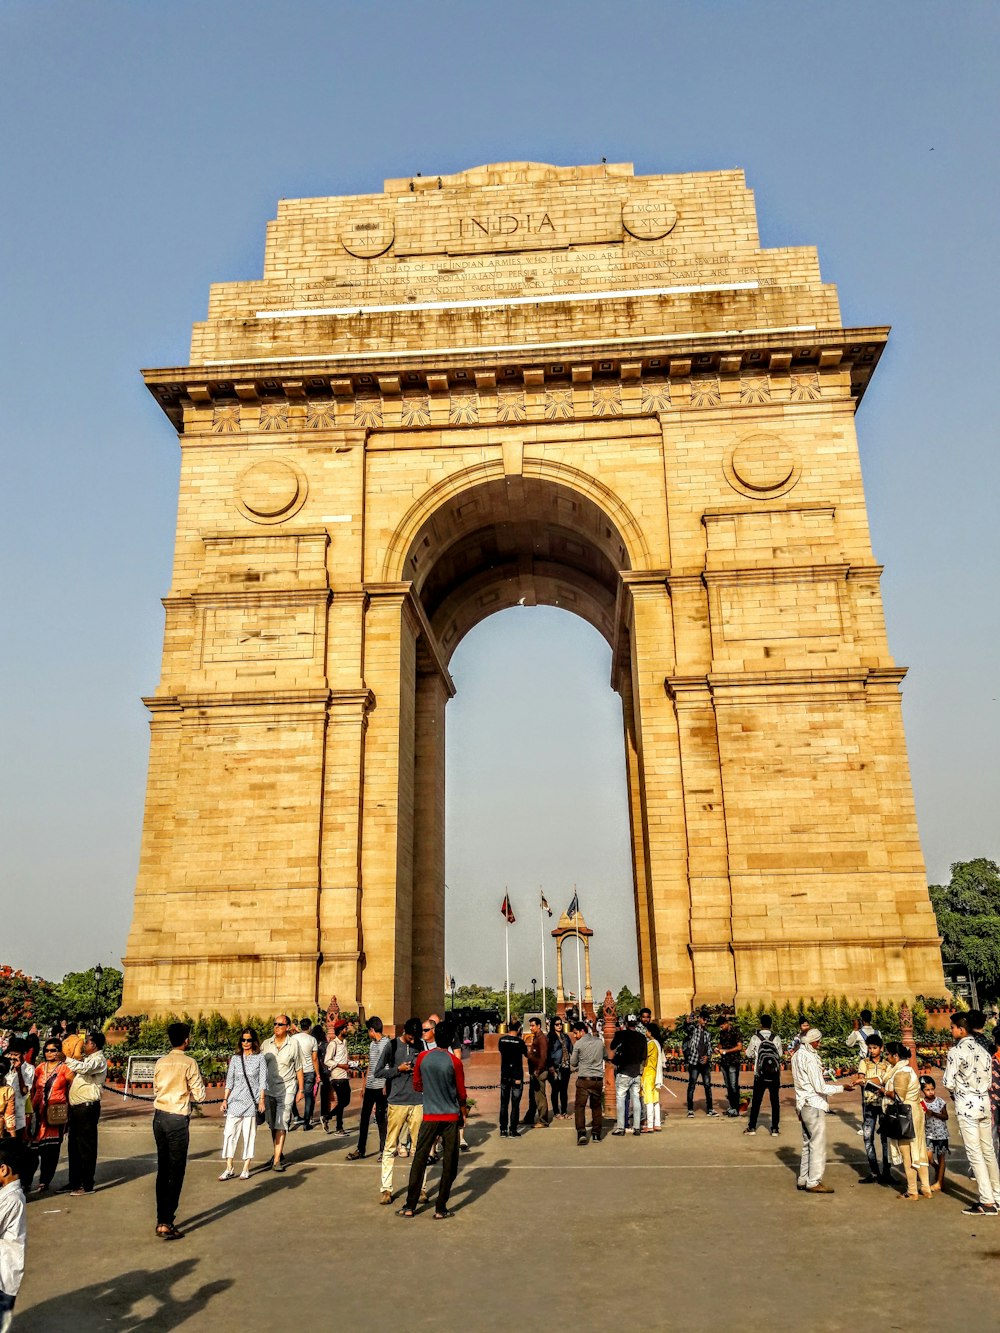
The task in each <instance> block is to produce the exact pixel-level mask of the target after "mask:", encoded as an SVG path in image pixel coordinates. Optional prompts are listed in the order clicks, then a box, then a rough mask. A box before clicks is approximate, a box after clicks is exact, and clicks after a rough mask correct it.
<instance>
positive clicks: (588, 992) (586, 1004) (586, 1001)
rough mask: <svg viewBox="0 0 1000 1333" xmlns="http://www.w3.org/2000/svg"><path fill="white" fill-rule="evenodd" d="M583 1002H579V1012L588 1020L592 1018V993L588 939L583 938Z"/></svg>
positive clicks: (587, 937) (586, 937)
mask: <svg viewBox="0 0 1000 1333" xmlns="http://www.w3.org/2000/svg"><path fill="white" fill-rule="evenodd" d="M583 966H584V982H583V1000H582V1002H581V1007H580V1012H581V1014H583V1013H585V1014H586V1015H587V1017H588V1018H593V1017H594V991H593V988H592V987H591V984H590V938H589V936H584V940H583Z"/></svg>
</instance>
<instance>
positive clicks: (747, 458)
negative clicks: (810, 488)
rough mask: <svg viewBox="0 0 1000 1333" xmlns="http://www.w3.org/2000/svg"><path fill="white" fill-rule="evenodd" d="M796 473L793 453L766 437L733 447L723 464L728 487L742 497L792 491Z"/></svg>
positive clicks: (797, 462)
mask: <svg viewBox="0 0 1000 1333" xmlns="http://www.w3.org/2000/svg"><path fill="white" fill-rule="evenodd" d="M799 472H800V466H799V460H798V458H797V457H796V455H795V453H794V451H793V450H792V449H790V448H789V447H788V446H787V445H785V444H782V443H781V442H780V441H778V440H775V439H771V438H769V437H766V436H765V437H756V438H754V439H749V440H743V441H741V443H739V444H737V445H734V446H733V448H732V449H731V450H730V451H729V453H728V455H727V457H726V461H725V473H726V476H727V478H728V479H729V482H730V484H731V485H732V486H734V487H735V488H736V490H738V491H741V492H742V493H743V494H744V495H774V494H776V493H779V492H782V491H787V490H791V488H792V487H793V486H794V485H795V483H796V482H797V481H798V479H799Z"/></svg>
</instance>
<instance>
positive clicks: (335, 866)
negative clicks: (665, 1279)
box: [123, 163, 944, 1019]
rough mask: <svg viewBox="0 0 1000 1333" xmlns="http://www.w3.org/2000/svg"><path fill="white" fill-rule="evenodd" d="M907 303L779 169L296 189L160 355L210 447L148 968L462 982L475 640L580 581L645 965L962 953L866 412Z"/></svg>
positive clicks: (266, 997) (202, 977) (672, 990)
mask: <svg viewBox="0 0 1000 1333" xmlns="http://www.w3.org/2000/svg"><path fill="white" fill-rule="evenodd" d="M886 336H887V330H886V329H885V328H860V329H858V328H855V329H844V328H843V327H842V325H841V318H840V313H839V307H838V300H837V294H836V290H835V288H834V287H832V286H830V285H829V284H826V283H824V282H823V281H822V280H821V277H820V272H819V266H818V261H817V257H816V254H815V252H814V251H813V250H811V249H779V250H763V249H761V247H760V244H759V241H758V237H757V229H756V215H755V208H754V201H753V196H752V193H751V192H750V191H749V190H748V189H747V187H746V184H745V182H744V179H743V176H742V173H740V172H738V171H727V172H718V173H715V172H713V173H704V174H689V175H677V176H654V177H635V176H634V174H633V171H632V168H631V167H630V166H628V165H607V164H605V165H601V166H596V167H574V168H557V167H551V166H545V165H541V164H533V163H504V164H499V165H494V166H489V167H482V168H479V169H476V170H473V171H468V172H463V173H460V174H458V175H455V176H445V177H433V178H419V177H418V178H414V179H412V180H409V179H405V180H391V181H387V182H386V183H385V189H384V192H383V193H382V194H375V195H366V196H362V197H353V198H328V199H307V200H291V201H283V202H282V203H281V205H280V207H279V210H278V217H277V219H276V221H274V222H272V223H271V224H270V226H269V228H268V237H267V247H266V254H265V262H264V276H263V279H262V280H261V281H258V282H240V283H227V284H224V285H222V286H218V287H215V288H213V290H212V293H211V298H210V302H209V311H208V318H207V320H206V321H205V322H204V323H200V324H198V325H196V326H195V330H194V337H193V341H192V349H191V358H190V364H189V365H188V366H185V367H180V368H167V369H159V370H151V371H147V372H146V381H147V384H148V385H149V388H150V390H151V391H152V393H153V394H154V395H155V396H156V398H157V399H158V401H159V402H160V403H161V405H162V407H163V409H164V411H165V412H166V414H167V416H168V417H169V418H170V420H171V421H172V422H173V424H174V425H175V427H176V429H177V431H178V433H179V439H180V443H181V451H182V468H181V482H180V499H179V507H178V522H177V540H176V556H175V563H174V574H173V582H172V586H171V588H170V591H169V594H168V596H167V597H166V599H165V603H164V604H165V607H166V630H165V640H164V654H163V673H162V678H161V681H160V685H159V688H158V689H157V692H156V694H155V695H154V696H153V697H152V698H150V699H148V700H147V701H146V702H147V704H148V706H149V708H150V710H151V714H152V720H151V729H152V741H151V761H150V774H149V789H148V796H147V806H146V817H145V826H144V834H143V846H142V860H141V866H140V872H139V880H138V885H137V889H136V906H135V917H134V922H133V926H132V931H131V934H130V937H129V944H128V954H127V958H126V960H125V996H124V1001H123V1009H124V1010H126V1011H129V1012H135V1011H139V1010H147V1011H162V1010H164V1009H170V1008H186V1009H188V1010H189V1011H191V1012H197V1011H198V1010H210V1009H216V1008H217V1009H220V1010H223V1011H230V1012H231V1011H234V1010H243V1011H244V1012H246V1011H268V1010H271V1009H274V1008H275V1007H281V1008H288V1009H292V1010H296V1009H303V1010H308V1009H310V1008H312V1006H313V1005H314V1004H315V1003H316V1001H317V1000H319V1001H321V1002H323V1003H324V1004H325V1002H326V1000H327V999H328V998H329V996H330V995H332V994H336V995H337V996H338V998H339V1000H340V1003H341V1006H342V1007H344V1008H348V1007H351V1006H353V1005H357V1006H358V1007H361V1008H362V1009H364V1010H365V1011H367V1012H368V1013H372V1012H379V1013H381V1014H382V1015H383V1016H384V1017H386V1018H387V1019H388V1018H395V1019H402V1018H403V1017H405V1016H406V1015H407V1014H409V1013H410V1012H422V1013H427V1012H428V1011H430V1010H431V1009H432V1008H434V1007H440V1004H441V987H442V979H443V976H444V724H445V714H446V705H447V702H448V699H449V698H450V696H451V694H452V693H453V685H452V681H451V678H450V676H449V674H448V662H449V660H450V657H451V654H452V652H453V651H454V649H455V647H456V645H457V643H458V642H459V641H460V639H461V638H462V636H463V635H464V634H465V633H466V632H468V630H469V629H471V628H472V627H473V626H474V625H476V624H477V623H478V622H479V621H480V620H482V619H483V618H484V617H486V616H487V615H490V614H491V613H492V612H494V611H496V610H499V609H501V608H503V607H507V606H512V605H514V604H516V603H519V602H526V603H527V604H532V603H536V602H537V603H547V604H556V605H559V606H562V607H565V608H567V609H569V610H572V611H575V612H576V613H577V614H579V615H581V616H583V617H585V618H586V619H587V620H589V621H590V622H591V623H592V624H594V625H595V626H596V627H597V628H598V629H599V630H600V631H601V633H603V634H604V635H605V637H606V638H607V640H608V642H609V643H610V644H611V647H612V650H613V654H614V656H613V678H612V681H611V684H612V686H613V688H614V689H616V690H617V691H618V692H619V694H620V695H621V698H622V705H623V722H624V736H625V757H626V768H627V780H628V789H629V801H630V813H631V831H632V844H633V865H634V880H635V904H636V929H637V936H638V941H639V956H640V969H641V985H642V992H643V996H644V997H645V999H646V1000H647V1002H649V1003H650V1004H651V1005H652V1006H653V1008H654V1009H655V1010H656V1011H657V1012H659V1013H663V1014H668V1015H670V1014H674V1013H677V1012H679V1011H680V1010H681V1009H683V1008H685V1007H686V1006H688V1005H689V1004H691V1003H692V1002H701V1001H709V1002H711V1001H719V1000H726V1001H732V1000H734V999H735V1000H736V1001H738V1002H744V1001H751V1000H757V999H764V1000H768V1001H771V1000H774V1001H782V1000H784V999H786V998H787V999H796V998H798V997H799V996H801V995H806V996H808V995H811V994H817V993H822V992H824V991H830V992H834V993H838V994H839V993H841V992H846V993H847V994H850V995H857V996H861V995H874V994H879V995H882V996H886V997H888V996H897V997H898V996H904V995H906V996H908V995H913V994H915V993H917V992H921V991H922V992H925V993H928V994H940V993H941V992H942V991H943V986H944V982H943V977H942V971H941V960H940V954H939V950H938V941H937V931H936V927H935V922H934V917H933V914H932V911H931V907H930V903H929V900H928V895H927V889H926V880H925V873H924V866H923V862H922V858H921V853H920V845H919V840H918V836H917V827H916V821H915V815H914V807H913V800H912V794H911V788H910V777H909V770H908V765H907V758H906V750H905V745H904V738H903V729H902V723H901V716H900V694H899V688H900V681H901V679H902V677H903V674H904V672H903V670H902V669H901V668H899V667H897V666H896V665H895V663H894V662H893V660H892V657H891V656H890V653H889V648H888V645H887V643H886V636H885V628H884V624H883V616H882V605H881V598H880V591H879V576H880V573H881V570H880V567H879V566H878V565H877V564H876V563H875V560H874V558H873V555H872V549H871V543H870V537H869V532H868V523H867V516H866V511H865V501H864V495H863V491H862V483H861V472H860V467H859V460H858V447H857V441H856V436H855V428H854V414H855V411H856V408H857V406H858V403H859V401H860V399H861V397H862V395H863V393H864V391H865V388H866V386H867V384H868V381H869V379H870V377H871V374H872V372H873V370H874V368H875V365H876V363H877V361H878V358H879V355H880V353H881V351H882V348H883V346H884V344H885V341H886Z"/></svg>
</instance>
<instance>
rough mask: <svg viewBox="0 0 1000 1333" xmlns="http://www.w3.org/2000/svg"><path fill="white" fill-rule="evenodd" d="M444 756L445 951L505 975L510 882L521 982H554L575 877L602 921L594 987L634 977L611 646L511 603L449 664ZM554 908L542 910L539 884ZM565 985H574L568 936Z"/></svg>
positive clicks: (494, 976)
mask: <svg viewBox="0 0 1000 1333" xmlns="http://www.w3.org/2000/svg"><path fill="white" fill-rule="evenodd" d="M451 672H452V676H453V679H454V681H455V687H456V694H455V697H454V699H452V701H451V703H450V704H449V705H448V710H447V718H448V729H447V765H446V791H447V799H446V811H447V814H446V835H445V836H446V866H447V875H446V878H447V894H446V902H445V962H446V970H447V972H448V973H449V974H451V975H455V976H457V978H458V981H459V984H462V983H463V982H480V983H481V984H484V985H487V986H498V985H499V984H502V981H503V977H504V938H503V937H504V926H503V921H502V919H501V917H500V912H499V908H500V902H501V898H502V896H503V894H504V892H505V891H506V890H508V889H509V892H510V896H511V901H512V905H513V907H514V910H515V912H516V914H517V923H516V925H515V926H514V927H512V928H511V931H510V966H511V982H512V986H513V987H514V988H515V989H518V990H530V989H531V981H532V979H533V978H535V979H537V980H538V983H539V985H540V984H541V979H542V969H541V957H542V948H543V946H544V950H545V975H546V978H547V981H548V984H549V985H550V986H552V987H554V986H555V973H556V954H555V943H554V941H553V939H552V937H551V934H550V931H551V928H552V926H553V925H554V924H555V921H556V920H557V919H558V916H559V913H560V912H562V911H565V909H566V907H567V906H568V904H569V901H570V898H571V896H572V893H573V890H574V888H576V890H577V891H578V893H579V900H580V906H581V910H582V912H583V914H584V916H585V918H586V921H587V924H588V925H589V926H590V927H591V928H592V929H593V931H594V938H593V942H592V946H591V955H592V962H593V976H594V985H595V991H596V993H597V994H598V997H599V996H600V995H603V994H604V990H605V989H606V988H607V987H608V986H612V987H613V988H614V989H615V990H616V991H617V989H618V987H620V986H621V985H628V986H630V987H631V988H633V989H635V988H637V986H638V955H637V948H636V931H635V914H634V899H633V890H632V861H631V848H630V839H629V811H628V792H627V785H626V772H625V755H624V750H623V741H622V735H623V733H622V709H621V701H620V699H619V697H618V696H617V695H616V694H615V692H614V691H613V690H612V689H610V687H609V680H610V672H611V652H610V649H609V647H608V644H607V642H606V641H605V640H604V639H603V637H602V636H600V635H599V634H597V633H596V632H595V631H594V629H593V628H592V627H591V626H590V625H589V624H587V623H585V622H584V621H582V620H581V619H579V618H578V617H576V616H573V615H567V614H565V613H564V612H562V611H560V610H559V609H556V608H550V607H535V608H532V609H527V608H518V607H514V608H512V609H510V610H506V611H502V612H500V613H499V614H497V615H494V616H491V617H489V618H488V619H487V620H486V621H484V622H483V623H482V624H480V625H478V626H477V627H476V629H475V630H474V631H473V632H472V633H470V634H469V635H468V637H467V638H465V639H464V640H463V641H462V643H461V645H460V646H459V648H458V651H457V652H456V653H455V655H454V657H453V658H452V662H451ZM540 887H541V888H542V889H543V890H544V893H545V896H546V899H547V900H548V903H549V905H550V906H551V908H552V909H553V911H554V912H555V918H554V919H553V920H549V919H548V918H547V917H546V918H545V919H544V921H543V920H542V919H541V917H540V912H539V896H538V895H539V888H540ZM566 960H567V969H568V971H567V986H571V987H572V988H573V989H574V990H575V989H576V959H575V956H574V954H573V946H572V942H570V944H569V945H568V946H567V949H566Z"/></svg>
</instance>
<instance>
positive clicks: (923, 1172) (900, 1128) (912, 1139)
mask: <svg viewBox="0 0 1000 1333" xmlns="http://www.w3.org/2000/svg"><path fill="white" fill-rule="evenodd" d="M885 1058H886V1060H887V1061H888V1062H889V1072H888V1074H887V1075H886V1078H885V1084H884V1091H885V1097H884V1099H883V1102H882V1106H883V1112H882V1127H883V1131H884V1133H885V1136H886V1138H887V1139H888V1140H889V1144H890V1148H889V1152H890V1156H891V1158H892V1161H893V1164H894V1165H895V1166H899V1165H900V1164H902V1167H903V1170H904V1171H905V1173H906V1193H905V1194H901V1195H900V1198H901V1199H909V1200H912V1199H921V1198H922V1199H931V1198H933V1197H934V1196H933V1195H932V1194H931V1185H930V1179H929V1177H928V1170H927V1168H928V1156H927V1139H926V1135H925V1133H924V1108H923V1107H922V1106H921V1104H920V1098H921V1093H920V1080H919V1079H918V1078H917V1075H916V1072H915V1071H914V1070H913V1069H912V1068H911V1067H910V1065H909V1064H908V1061H909V1058H910V1052H909V1051H908V1050H907V1048H906V1047H905V1046H904V1045H903V1043H902V1042H901V1041H890V1042H889V1044H888V1045H887V1046H886V1048H885ZM918 1184H919V1192H918Z"/></svg>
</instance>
